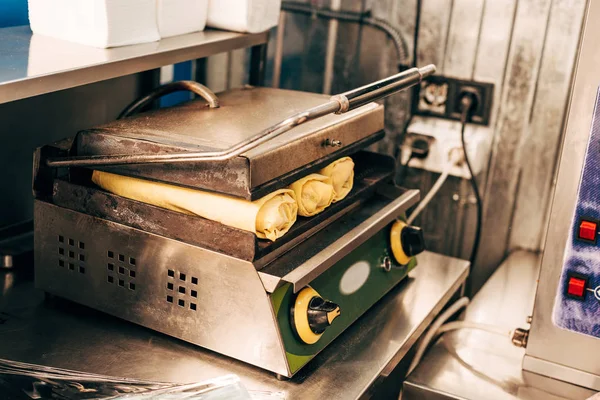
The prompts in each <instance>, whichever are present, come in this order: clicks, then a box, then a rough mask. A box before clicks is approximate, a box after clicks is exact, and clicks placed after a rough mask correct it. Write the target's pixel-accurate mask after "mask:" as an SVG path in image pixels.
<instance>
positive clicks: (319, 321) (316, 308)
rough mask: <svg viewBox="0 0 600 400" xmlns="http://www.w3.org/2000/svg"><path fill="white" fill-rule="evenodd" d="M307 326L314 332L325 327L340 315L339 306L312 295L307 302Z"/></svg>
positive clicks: (319, 331) (321, 330)
mask: <svg viewBox="0 0 600 400" xmlns="http://www.w3.org/2000/svg"><path fill="white" fill-rule="evenodd" d="M307 314H308V326H310V330H311V331H313V332H314V333H316V334H319V333H323V332H325V329H327V327H328V326H329V325H331V323H332V322H333V320H334V319H336V318H337V317H338V316H339V315H340V306H338V305H337V304H335V303H332V302H331V301H329V300H325V299H324V298H322V297H313V298H312V299H311V300H310V302H309V303H308V312H307Z"/></svg>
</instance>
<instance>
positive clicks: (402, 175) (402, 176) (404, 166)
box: [396, 153, 416, 186]
mask: <svg viewBox="0 0 600 400" xmlns="http://www.w3.org/2000/svg"><path fill="white" fill-rule="evenodd" d="M413 158H416V157H415V155H414V153H411V155H410V156H409V157H408V160H406V162H405V163H404V164H402V172H400V176H399V177H398V179H397V180H396V182H397V183H398V185H400V186H402V185H403V184H404V181H405V180H406V175H408V168H409V166H408V164H410V162H411V161H412V160H413Z"/></svg>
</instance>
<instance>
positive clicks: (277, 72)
mask: <svg viewBox="0 0 600 400" xmlns="http://www.w3.org/2000/svg"><path fill="white" fill-rule="evenodd" d="M285 17H286V14H285V11H281V13H280V14H279V24H278V25H277V37H276V39H275V57H273V84H272V86H273V87H274V88H278V87H279V85H281V63H282V62H283V40H284V36H285Z"/></svg>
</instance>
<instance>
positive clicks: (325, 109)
mask: <svg viewBox="0 0 600 400" xmlns="http://www.w3.org/2000/svg"><path fill="white" fill-rule="evenodd" d="M434 72H435V66H433V65H428V66H426V67H423V68H420V69H419V68H412V69H409V70H407V71H405V72H401V73H399V74H396V75H393V76H391V77H389V78H386V79H383V80H381V81H378V82H374V83H372V84H370V85H366V86H363V87H361V88H358V89H355V90H351V91H349V92H346V93H343V94H340V95H337V96H333V97H332V98H331V100H330V101H328V102H327V103H324V104H322V105H319V106H316V107H313V108H310V109H308V110H305V111H302V112H299V113H297V114H294V115H292V116H290V117H289V118H287V119H285V120H283V121H281V122H279V123H277V124H275V125H273V126H271V127H269V128H267V129H265V130H263V131H262V132H260V133H258V134H256V135H254V136H252V137H250V138H248V139H246V140H244V141H243V142H240V143H238V144H236V145H235V146H233V147H230V148H229V149H226V150H222V151H213V152H199V153H170V154H123V155H111V156H106V155H103V156H80V157H65V158H56V159H49V160H47V162H46V163H47V165H48V166H50V167H97V166H106V165H125V164H153V163H175V162H198V161H224V160H228V159H231V158H233V157H236V156H239V155H240V154H243V153H245V152H247V151H249V150H252V149H253V148H255V147H257V146H259V145H261V144H262V143H265V142H268V141H269V140H271V139H273V138H276V137H277V136H279V135H281V134H283V133H285V132H287V131H289V130H291V129H292V128H294V127H296V126H298V125H301V124H303V123H305V122H307V121H311V120H313V119H317V118H320V117H322V116H325V115H328V114H332V113H345V112H347V111H349V110H352V109H355V108H357V107H360V106H361V105H364V104H366V103H369V102H371V101H375V100H378V99H382V98H384V97H386V96H389V95H391V94H393V93H396V92H399V91H401V90H404V89H408V88H409V87H411V86H413V85H416V84H418V83H419V82H420V81H421V80H422V79H423V78H425V77H427V76H429V75H431V74H433V73H434Z"/></svg>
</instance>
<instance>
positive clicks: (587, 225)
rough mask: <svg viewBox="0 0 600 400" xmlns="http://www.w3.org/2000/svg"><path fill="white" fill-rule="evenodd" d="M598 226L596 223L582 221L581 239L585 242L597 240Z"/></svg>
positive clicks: (580, 227) (580, 225)
mask: <svg viewBox="0 0 600 400" xmlns="http://www.w3.org/2000/svg"><path fill="white" fill-rule="evenodd" d="M597 231H598V225H597V224H596V223H595V222H590V221H581V223H580V224H579V238H580V239H585V240H592V241H595V240H596V232H597Z"/></svg>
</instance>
